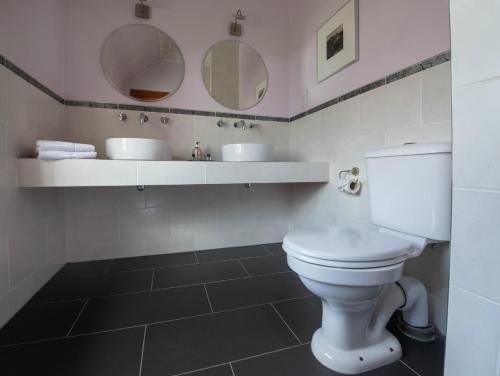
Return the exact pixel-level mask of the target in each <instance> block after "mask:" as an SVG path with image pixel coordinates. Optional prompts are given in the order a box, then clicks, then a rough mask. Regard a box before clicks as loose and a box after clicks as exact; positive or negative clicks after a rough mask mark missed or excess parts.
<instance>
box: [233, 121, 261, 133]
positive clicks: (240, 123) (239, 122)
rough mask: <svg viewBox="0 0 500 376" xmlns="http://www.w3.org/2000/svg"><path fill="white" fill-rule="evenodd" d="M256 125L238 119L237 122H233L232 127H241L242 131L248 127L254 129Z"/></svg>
mask: <svg viewBox="0 0 500 376" xmlns="http://www.w3.org/2000/svg"><path fill="white" fill-rule="evenodd" d="M256 126H257V124H252V123H251V124H247V123H245V120H240V121H237V122H235V123H234V127H235V128H236V129H238V128H241V129H243V130H244V131H245V130H247V128H248V129H254V128H255V127H256Z"/></svg>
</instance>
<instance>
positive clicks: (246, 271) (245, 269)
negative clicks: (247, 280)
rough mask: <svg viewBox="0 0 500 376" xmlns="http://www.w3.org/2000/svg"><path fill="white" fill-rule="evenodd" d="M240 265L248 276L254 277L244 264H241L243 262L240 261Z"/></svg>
mask: <svg viewBox="0 0 500 376" xmlns="http://www.w3.org/2000/svg"><path fill="white" fill-rule="evenodd" d="M238 263H239V264H240V265H241V267H242V268H243V270H244V271H245V273H247V274H248V276H249V277H251V276H252V275H251V274H250V273H249V272H248V270H247V268H245V265H243V263H242V262H241V260H238Z"/></svg>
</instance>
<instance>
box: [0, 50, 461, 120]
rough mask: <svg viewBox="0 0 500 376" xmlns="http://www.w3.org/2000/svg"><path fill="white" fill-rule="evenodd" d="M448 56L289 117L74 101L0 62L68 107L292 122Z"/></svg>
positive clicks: (0, 58) (447, 58)
mask: <svg viewBox="0 0 500 376" xmlns="http://www.w3.org/2000/svg"><path fill="white" fill-rule="evenodd" d="M450 60H451V51H450V50H448V51H445V52H442V53H440V54H438V55H435V56H432V57H430V58H428V59H425V60H423V61H421V62H419V63H416V64H413V65H411V66H409V67H406V68H403V69H401V70H399V71H397V72H394V73H391V74H389V75H387V76H385V77H383V78H381V79H379V80H376V81H373V82H370V83H369V84H367V85H364V86H361V87H359V88H357V89H354V90H351V91H349V92H348V93H346V94H343V95H340V96H338V97H336V98H333V99H330V100H328V101H326V102H324V103H322V104H320V105H317V106H315V107H313V108H311V109H309V110H306V111H304V112H301V113H299V114H297V115H294V116H292V117H289V118H287V117H276V116H262V115H249V114H237V113H231V112H213V111H198V110H190V109H182V108H171V107H155V106H142V105H135V104H120V103H102V102H90V101H77V100H68V99H64V98H62V97H61V96H60V95H58V94H57V93H56V92H54V91H52V90H51V89H49V88H48V87H47V86H45V85H43V84H42V83H41V82H40V81H38V80H37V79H35V78H34V77H33V76H30V75H29V74H28V73H26V72H25V71H24V70H22V69H21V68H19V67H18V66H17V65H15V64H14V63H12V62H11V61H10V60H8V59H7V58H5V57H4V56H2V55H0V65H3V66H5V67H6V68H7V69H9V70H10V71H11V72H13V73H14V74H15V75H17V76H18V77H20V78H22V79H23V80H24V81H26V82H28V83H29V84H31V85H32V86H34V87H36V88H37V89H39V90H40V91H42V92H43V93H45V94H47V95H48V96H49V97H51V98H53V99H55V100H56V101H57V102H59V103H61V104H62V105H65V106H72V107H88V108H106V109H116V110H128V111H144V112H159V113H166V114H182V115H196V116H209V117H221V118H230V119H247V120H255V121H275V122H281V123H293V122H294V121H296V120H299V119H301V118H303V117H306V116H308V115H312V114H314V113H315V112H318V111H321V110H323V109H325V108H328V107H331V106H334V105H336V104H338V103H341V102H344V101H346V100H348V99H351V98H354V97H357V96H358V95H361V94H364V93H366V92H368V91H371V90H374V89H377V88H379V87H382V86H384V85H387V84H390V83H393V82H395V81H398V80H401V79H403V78H406V77H408V76H411V75H413V74H416V73H419V72H422V71H424V70H427V69H430V68H432V67H435V66H436V65H439V64H443V63H446V62H448V61H450Z"/></svg>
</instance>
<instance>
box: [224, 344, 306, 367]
mask: <svg viewBox="0 0 500 376" xmlns="http://www.w3.org/2000/svg"><path fill="white" fill-rule="evenodd" d="M304 345H305V343H299V344H297V345H292V346H288V347H283V348H281V349H276V350H271V351H267V352H264V353H262V354H257V355H252V356H247V357H245V358H240V359H236V360H232V361H231V363H237V362H242V361H245V360H250V359H255V358H259V357H261V356H264V355H270V354H274V353H278V352H281V351H286V350H291V349H294V348H296V347H300V346H304Z"/></svg>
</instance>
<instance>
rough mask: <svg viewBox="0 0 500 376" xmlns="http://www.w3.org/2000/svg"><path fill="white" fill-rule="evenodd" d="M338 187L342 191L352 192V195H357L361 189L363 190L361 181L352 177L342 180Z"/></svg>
mask: <svg viewBox="0 0 500 376" xmlns="http://www.w3.org/2000/svg"><path fill="white" fill-rule="evenodd" d="M338 189H339V190H340V191H341V192H344V193H347V194H350V195H357V194H358V193H359V191H360V190H361V183H360V181H359V180H358V179H355V178H352V179H347V180H344V181H342V183H341V184H339V186H338Z"/></svg>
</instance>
